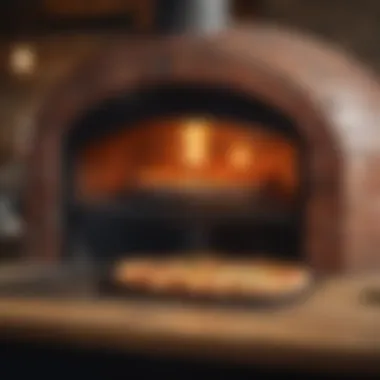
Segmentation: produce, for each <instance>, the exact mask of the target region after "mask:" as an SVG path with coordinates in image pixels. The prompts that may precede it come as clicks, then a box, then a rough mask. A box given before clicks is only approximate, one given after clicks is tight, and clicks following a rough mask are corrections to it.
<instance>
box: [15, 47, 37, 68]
mask: <svg viewBox="0 0 380 380" xmlns="http://www.w3.org/2000/svg"><path fill="white" fill-rule="evenodd" d="M36 61H37V58H36V52H35V50H34V49H33V47H32V46H29V45H27V44H20V45H16V46H14V47H13V48H12V50H11V52H10V56H9V65H10V69H11V71H12V72H13V73H14V74H16V75H31V74H33V72H34V71H35V68H36Z"/></svg>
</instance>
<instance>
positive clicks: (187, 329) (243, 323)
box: [0, 275, 380, 373]
mask: <svg viewBox="0 0 380 380" xmlns="http://www.w3.org/2000/svg"><path fill="white" fill-rule="evenodd" d="M365 289H374V290H376V289H377V292H378V293H380V276H379V275H374V276H366V277H363V278H360V277H358V278H334V279H330V280H325V281H324V282H323V283H321V284H319V285H318V287H317V289H316V291H315V292H314V294H313V295H312V296H310V298H309V299H308V300H307V301H306V302H303V303H302V304H298V305H293V306H287V307H283V308H282V309H279V310H278V309H277V310H272V311H269V310H262V309H261V310H258V309H247V308H246V309H231V308H230V309H227V308H225V309H223V308H212V307H207V308H206V307H201V306H197V307H196V306H189V305H187V306H184V305H174V304H172V305H169V304H157V303H150V302H146V301H145V302H142V301H133V300H123V301H120V300H119V301H117V300H99V299H91V298H87V297H83V298H77V299H71V298H64V299H58V298H55V299H54V298H53V299H46V298H38V297H35V298H33V297H32V298H30V297H24V298H21V297H0V337H1V336H2V337H6V338H11V339H16V340H17V339H20V338H21V339H28V340H32V341H33V340H39V341H45V342H49V343H52V342H53V343H57V344H72V345H75V346H78V345H79V346H83V347H91V348H92V347H96V348H107V347H112V348H114V349H117V350H125V351H126V352H133V353H149V354H151V353H153V354H162V355H170V356H171V357H178V358H180V357H200V358H206V359H217V360H223V361H225V360H230V361H234V362H235V361H236V362H248V363H250V364H255V363H261V364H262V363H266V364H270V365H276V366H281V365H287V366H291V367H293V368H294V367H299V368H302V367H306V368H308V369H310V368H314V367H315V368H320V369H323V368H324V369H331V370H339V371H340V370H348V371H352V370H354V369H358V370H360V371H367V370H368V371H379V373H380V300H377V302H373V303H372V304H371V303H365V302H363V301H362V296H361V295H362V294H363V290H365ZM377 297H378V295H377ZM375 301H376V300H375Z"/></svg>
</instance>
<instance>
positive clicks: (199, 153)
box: [182, 120, 210, 168]
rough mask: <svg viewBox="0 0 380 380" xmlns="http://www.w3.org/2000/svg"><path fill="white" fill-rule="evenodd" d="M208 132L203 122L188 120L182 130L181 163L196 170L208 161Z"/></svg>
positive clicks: (206, 124) (205, 122) (205, 123)
mask: <svg viewBox="0 0 380 380" xmlns="http://www.w3.org/2000/svg"><path fill="white" fill-rule="evenodd" d="M209 132H210V130H209V128H208V123H207V121H205V120H189V121H187V122H186V123H185V126H184V129H183V130H182V143H183V162H184V164H185V165H186V166H188V167H192V168H196V167H201V166H203V165H204V164H205V163H206V162H207V161H208V155H209V144H208V143H209V137H210V133H209Z"/></svg>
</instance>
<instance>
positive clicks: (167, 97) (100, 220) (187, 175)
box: [62, 85, 307, 263]
mask: <svg viewBox="0 0 380 380" xmlns="http://www.w3.org/2000/svg"><path fill="white" fill-rule="evenodd" d="M304 150H305V149H304V144H303V141H302V139H301V136H299V135H298V134H297V128H296V127H295V125H294V123H293V121H292V120H291V119H290V118H289V117H287V115H284V114H282V113H281V112H280V111H279V110H278V109H276V108H273V107H271V106H269V105H267V104H265V103H263V102H261V101H260V100H258V99H252V98H251V97H248V96H246V95H245V94H242V93H237V92H233V91H232V90H231V89H229V88H222V87H218V88H215V87H205V86H195V85H192V86H190V85H175V86H174V85H170V86H169V85H161V86H156V87H154V88H142V89H141V90H139V91H136V92H133V93H128V94H122V95H121V96H118V97H114V98H112V99H109V100H107V101H106V102H103V103H102V104H99V105H98V106H97V107H95V108H94V109H92V110H90V111H89V112H88V113H86V114H85V115H82V117H81V118H80V119H79V120H78V121H77V122H76V123H75V125H74V126H73V127H72V128H71V129H70V132H69V133H68V134H67V136H65V140H64V144H63V150H62V154H63V160H62V162H63V189H62V190H63V191H62V215H63V226H64V239H63V247H62V249H63V252H64V257H65V258H68V259H70V258H73V257H75V255H78V254H79V252H81V253H83V251H85V252H86V254H87V255H88V257H90V258H91V260H94V261H95V262H97V263H110V262H114V261H115V260H118V259H120V258H123V257H126V256H136V255H143V254H146V253H149V255H171V254H177V253H179V252H181V253H187V254H189V253H190V254H193V253H194V254H197V253H199V252H212V253H216V254H218V255H221V256H223V255H228V256H230V255H233V256H241V255H242V256H246V255H250V256H265V257H276V258H281V259H285V260H291V261H294V260H296V261H301V260H303V259H304V258H303V252H302V246H303V238H304V233H303V226H304V224H305V223H304V222H303V221H304V217H305V215H304V214H305V202H306V192H307V178H306V177H307V173H306V170H305V169H306V168H305V163H306V159H305V154H304Z"/></svg>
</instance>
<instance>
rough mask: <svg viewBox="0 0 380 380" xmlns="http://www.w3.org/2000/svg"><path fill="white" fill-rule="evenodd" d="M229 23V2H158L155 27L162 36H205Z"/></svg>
mask: <svg viewBox="0 0 380 380" xmlns="http://www.w3.org/2000/svg"><path fill="white" fill-rule="evenodd" d="M229 22H230V1H229V0H156V12H155V27H156V32H157V33H160V34H181V33H190V34H200V35H204V34H209V33H215V32H218V31H220V30H222V29H224V28H226V26H228V25H229Z"/></svg>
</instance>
